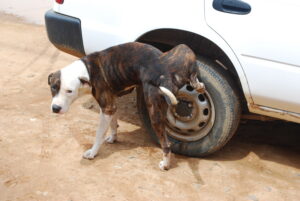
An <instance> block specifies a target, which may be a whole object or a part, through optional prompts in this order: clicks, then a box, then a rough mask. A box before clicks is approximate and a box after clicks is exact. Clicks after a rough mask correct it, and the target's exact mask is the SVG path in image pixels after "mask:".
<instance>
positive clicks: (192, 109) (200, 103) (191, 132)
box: [166, 85, 215, 142]
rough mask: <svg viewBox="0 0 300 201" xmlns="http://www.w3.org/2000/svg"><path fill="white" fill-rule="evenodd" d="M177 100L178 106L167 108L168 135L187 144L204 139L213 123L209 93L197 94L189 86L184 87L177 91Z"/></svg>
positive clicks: (213, 116) (212, 106)
mask: <svg viewBox="0 0 300 201" xmlns="http://www.w3.org/2000/svg"><path fill="white" fill-rule="evenodd" d="M177 98H178V100H179V104H178V105H177V106H176V107H173V106H169V108H168V110H167V126H166V131H167V132H168V135H170V136H171V137H173V138H175V139H177V140H181V141H187V142H192V141H197V140H200V139H201V138H203V137H205V136H206V135H207V134H208V133H209V131H210V130H211V129H212V127H213V125H214V121H215V107H214V104H213V101H212V98H211V96H210V95H209V93H208V92H207V91H206V92H205V93H203V94H199V93H198V92H197V91H196V90H194V89H193V88H192V87H191V86H189V85H185V86H184V87H182V88H181V89H180V90H179V93H178V95H177ZM180 109H181V110H180Z"/></svg>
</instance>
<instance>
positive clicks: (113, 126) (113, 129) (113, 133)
mask: <svg viewBox="0 0 300 201" xmlns="http://www.w3.org/2000/svg"><path fill="white" fill-rule="evenodd" d="M109 127H110V130H109V132H110V133H109V134H108V136H107V137H106V139H105V141H106V142H108V143H114V142H115V141H116V140H117V128H118V117H117V114H114V115H113V117H112V120H111V122H110V126H109Z"/></svg>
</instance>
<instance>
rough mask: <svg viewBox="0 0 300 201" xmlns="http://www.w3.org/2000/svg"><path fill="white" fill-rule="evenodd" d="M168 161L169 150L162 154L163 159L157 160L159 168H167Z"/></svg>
mask: <svg viewBox="0 0 300 201" xmlns="http://www.w3.org/2000/svg"><path fill="white" fill-rule="evenodd" d="M170 161H171V152H169V153H168V154H164V156H163V160H162V161H160V162H159V168H160V169H161V170H168V169H169V168H170V165H171V164H170Z"/></svg>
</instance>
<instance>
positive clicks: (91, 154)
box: [82, 149, 97, 160]
mask: <svg viewBox="0 0 300 201" xmlns="http://www.w3.org/2000/svg"><path fill="white" fill-rule="evenodd" d="M96 154H97V153H94V151H93V150H92V149H89V150H87V151H86V152H84V153H83V155H82V157H83V158H85V159H89V160H92V159H94V158H95V156H96Z"/></svg>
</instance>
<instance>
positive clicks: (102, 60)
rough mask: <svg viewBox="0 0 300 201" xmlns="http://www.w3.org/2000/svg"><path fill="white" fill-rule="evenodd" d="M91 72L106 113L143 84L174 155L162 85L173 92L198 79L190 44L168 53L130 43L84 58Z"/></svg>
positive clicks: (159, 133)
mask: <svg viewBox="0 0 300 201" xmlns="http://www.w3.org/2000/svg"><path fill="white" fill-rule="evenodd" d="M81 60H82V61H83V62H84V63H85V65H86V67H87V70H88V72H89V75H90V83H89V84H90V85H91V87H92V94H93V96H94V97H95V99H96V100H97V102H98V103H99V105H100V107H101V109H102V111H103V112H104V113H105V114H108V115H112V114H114V113H115V112H116V109H117V107H116V104H115V98H116V97H118V96H122V95H124V94H127V93H130V92H131V91H132V89H133V87H135V86H137V85H140V86H142V87H143V92H144V97H145V102H146V105H147V108H148V112H149V117H150V119H151V123H152V126H153V129H154V131H155V132H156V135H157V137H158V139H159V140H160V143H161V147H162V149H163V152H164V156H165V157H166V156H168V155H169V154H170V143H169V141H168V138H167V135H166V133H165V124H166V112H167V106H168V105H167V102H166V100H165V98H164V96H163V95H162V93H161V91H160V89H159V86H163V87H165V88H167V89H169V90H170V91H171V92H172V93H173V94H175V95H176V94H177V92H178V90H179V89H180V88H181V87H182V86H184V85H185V84H188V83H190V82H196V78H197V75H198V69H197V64H196V56H195V54H194V53H193V51H192V50H191V49H190V48H189V47H187V46H186V45H183V44H181V45H178V46H176V47H174V48H173V49H171V50H170V51H168V52H166V53H162V52H161V51H160V50H158V49H156V48H154V47H153V46H150V45H147V44H142V43H136V42H135V43H126V44H122V45H118V46H114V47H111V48H109V49H106V50H104V51H100V52H95V53H93V54H90V55H88V56H85V57H83V58H82V59H81Z"/></svg>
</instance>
